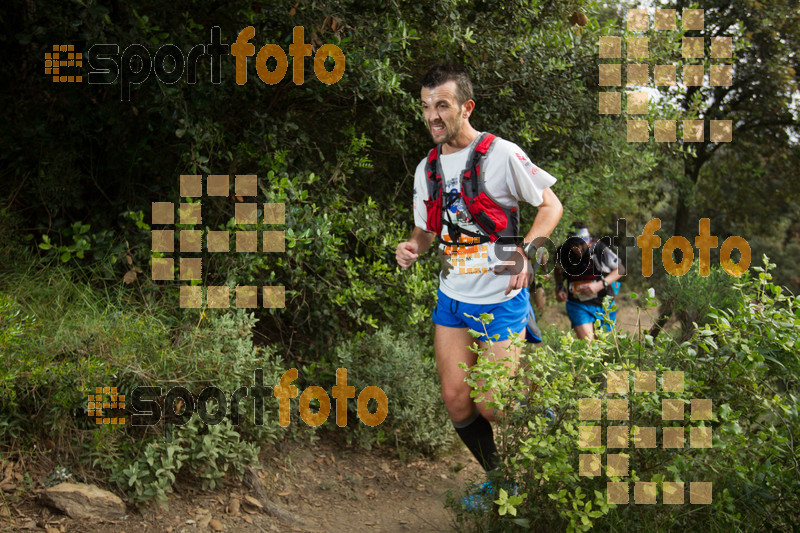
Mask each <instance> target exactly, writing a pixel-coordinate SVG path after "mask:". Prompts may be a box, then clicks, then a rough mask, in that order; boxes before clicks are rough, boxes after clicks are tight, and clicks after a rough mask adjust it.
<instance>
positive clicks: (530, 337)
mask: <svg viewBox="0 0 800 533" xmlns="http://www.w3.org/2000/svg"><path fill="white" fill-rule="evenodd" d="M437 296H438V298H439V300H438V302H437V303H436V308H435V309H434V310H433V315H432V318H433V323H434V324H438V325H440V326H446V327H448V328H470V329H473V330H475V331H478V332H480V333H481V336H480V337H479V338H480V340H482V341H483V342H486V341H487V340H488V338H489V337H493V336H494V335H499V337H498V338H497V340H501V341H504V340H507V339H508V337H509V336H510V335H511V333H521V332H522V329H523V328H525V329H526V333H525V340H527V341H528V342H542V336H541V332H540V331H539V328H538V326H537V325H536V315H534V314H533V307H531V300H530V293H529V291H528V289H527V288H524V289H522V290H520V291H519V293H518V294H517V295H516V296H515V297H513V298H512V299H510V300H508V301H505V302H501V303H497V304H468V303H465V302H461V301H459V300H454V299H452V298H450V297H449V296H447V295H446V294H445V293H443V292H442V291H441V289H440V290H439V291H438V293H437ZM465 313H466V314H467V315H472V316H474V317H476V318H478V317H480V316H481V315H482V314H483V313H491V314H492V315H493V316H494V320H492V321H491V322H489V323H488V324H486V332H488V334H489V335H488V337H487V335H486V333H485V332H484V329H483V324H482V323H481V321H480V320H475V319H473V318H470V317H468V316H466V315H465ZM492 340H494V339H492Z"/></svg>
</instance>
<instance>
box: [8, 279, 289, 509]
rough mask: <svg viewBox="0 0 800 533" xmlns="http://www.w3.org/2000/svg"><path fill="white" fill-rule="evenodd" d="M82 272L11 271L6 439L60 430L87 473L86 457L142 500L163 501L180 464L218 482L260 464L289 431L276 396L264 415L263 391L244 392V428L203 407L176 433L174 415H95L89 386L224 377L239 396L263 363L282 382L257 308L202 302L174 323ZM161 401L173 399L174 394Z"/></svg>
mask: <svg viewBox="0 0 800 533" xmlns="http://www.w3.org/2000/svg"><path fill="white" fill-rule="evenodd" d="M74 274H75V271H74V270H71V269H67V268H65V267H58V268H52V269H49V270H47V271H39V272H32V271H28V272H24V273H22V274H21V275H18V274H13V275H9V276H7V277H5V278H3V282H4V283H3V285H2V286H0V291H5V292H0V349H2V351H3V357H2V358H0V443H2V444H3V445H4V446H11V445H14V446H19V447H21V448H23V449H24V448H26V447H30V446H33V445H34V444H36V443H38V442H39V441H41V439H44V438H47V439H52V440H53V441H54V442H55V444H56V450H57V452H56V453H57V454H58V455H63V459H62V462H67V461H68V462H69V463H70V464H71V466H73V467H75V469H76V473H78V476H77V477H79V478H80V477H82V476H81V474H80V472H79V471H78V470H77V468H78V466H79V465H80V464H83V465H87V466H90V467H91V468H93V469H94V474H93V475H97V472H102V473H105V474H106V475H109V476H110V477H111V479H112V481H114V482H115V483H116V484H117V485H118V486H119V487H120V488H123V489H124V490H126V491H127V493H128V496H129V498H130V499H131V500H132V501H135V502H137V503H143V502H145V501H147V500H150V499H156V500H163V499H164V498H165V497H166V494H167V493H168V492H169V491H170V490H171V487H172V485H173V484H174V482H175V479H176V477H175V476H176V475H177V474H178V473H179V472H180V473H183V474H185V475H186V476H189V477H191V476H194V477H196V478H198V479H200V480H201V481H202V484H203V487H204V488H213V487H215V486H216V485H217V484H218V483H219V481H220V479H222V477H223V476H224V475H225V474H226V473H232V472H240V471H241V468H242V466H243V465H246V464H251V463H252V462H253V461H254V460H255V457H256V452H257V450H258V447H259V446H260V445H262V444H265V443H270V442H274V441H276V440H277V439H278V438H281V437H282V436H283V435H284V434H285V430H284V428H281V427H280V426H279V425H278V421H277V402H276V400H275V399H274V398H272V397H271V396H269V395H267V396H266V397H265V398H264V404H265V405H264V411H263V415H264V417H263V424H261V425H257V424H256V423H255V417H254V402H253V401H252V400H251V401H247V400H245V401H241V402H240V403H239V416H240V425H239V426H238V427H236V428H234V427H233V426H232V425H231V423H230V422H229V421H228V420H224V421H223V422H222V423H220V424H218V425H216V426H207V427H206V426H203V425H202V424H201V421H200V419H199V417H198V416H197V415H195V416H194V417H193V418H192V420H191V421H189V423H188V424H186V425H184V426H181V427H180V428H179V429H178V430H177V431H174V434H175V435H176V438H175V440H173V441H172V442H159V439H162V440H163V434H164V432H165V431H169V430H170V427H164V425H165V424H166V422H165V421H164V420H162V421H160V422H159V423H158V425H155V426H149V427H145V428H142V427H133V426H128V427H124V426H122V427H121V426H111V425H97V424H95V422H94V420H92V419H89V418H87V416H86V411H87V407H88V406H87V402H88V400H87V395H88V394H89V393H92V392H94V388H95V387H96V386H115V387H117V388H118V390H119V391H120V392H121V393H124V394H130V392H131V391H132V390H133V389H134V388H136V387H137V386H157V387H158V386H160V387H162V391H163V393H164V394H166V392H167V391H168V390H169V388H171V387H172V386H176V385H182V386H185V387H187V388H188V389H189V390H190V391H191V392H192V393H193V394H194V395H195V397H197V396H198V395H199V393H200V391H201V390H202V389H203V388H205V387H207V386H212V385H213V386H216V387H218V388H219V389H220V390H222V391H223V392H224V393H226V394H227V396H228V398H230V394H232V393H233V392H234V391H235V390H236V389H238V388H239V387H242V386H249V385H251V384H252V383H253V379H254V370H255V369H257V368H258V369H261V370H262V371H263V384H264V386H273V385H274V384H276V383H277V382H278V380H279V378H280V376H281V375H282V373H283V369H282V368H281V367H282V361H281V359H280V357H278V356H277V355H276V353H275V350H274V349H273V348H271V347H269V346H267V347H256V346H255V345H254V344H253V339H252V335H253V328H254V326H255V323H256V319H255V318H254V316H253V314H252V313H246V312H245V311H244V310H237V311H228V312H222V311H218V310H209V311H208V314H207V315H206V314H205V313H203V312H200V311H198V312H196V315H197V316H195V315H194V314H191V313H186V315H185V316H184V317H183V321H181V322H177V323H175V322H176V321H175V320H174V319H173V318H170V317H169V316H168V314H167V313H164V312H162V314H160V315H159V314H155V313H152V312H151V310H150V309H148V308H147V307H141V306H137V305H132V304H131V303H130V302H128V301H127V298H126V296H127V295H126V290H125V289H124V288H122V289H119V290H111V289H109V290H106V291H100V290H98V289H97V288H94V287H91V286H89V285H88V284H86V283H84V282H80V281H76V280H75V279H74V278H73V275H74ZM195 319H196V320H195ZM171 323H175V325H170V324H171ZM45 326H46V330H47V333H46V334H45V332H44V330H45ZM248 399H249V398H248ZM156 400H157V401H159V402H161V403H162V406H163V400H164V396H163V395H162V396H161V397H160V398H157V399H156ZM130 412H131V411H130V406H129V408H128V414H130ZM119 414H120V415H122V414H124V413H119ZM110 416H116V414H111V415H110Z"/></svg>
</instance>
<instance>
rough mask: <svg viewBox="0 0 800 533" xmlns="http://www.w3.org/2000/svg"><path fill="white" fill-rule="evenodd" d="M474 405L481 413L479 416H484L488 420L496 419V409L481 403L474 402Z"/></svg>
mask: <svg viewBox="0 0 800 533" xmlns="http://www.w3.org/2000/svg"><path fill="white" fill-rule="evenodd" d="M475 406H476V407H477V408H478V411H479V412H480V413H481V416H483V418H485V419H486V420H488V421H489V422H494V421H495V420H497V411H496V410H495V409H491V408H489V407H487V406H486V405H485V404H483V403H476V404H475Z"/></svg>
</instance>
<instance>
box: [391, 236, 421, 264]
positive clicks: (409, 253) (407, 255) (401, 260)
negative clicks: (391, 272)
mask: <svg viewBox="0 0 800 533" xmlns="http://www.w3.org/2000/svg"><path fill="white" fill-rule="evenodd" d="M418 251H419V245H418V244H417V243H416V242H414V241H406V242H401V243H400V244H398V245H397V252H395V257H396V258H397V264H398V265H400V266H401V267H403V268H408V267H410V266H411V264H412V263H413V262H414V261H416V260H417V257H419V253H418Z"/></svg>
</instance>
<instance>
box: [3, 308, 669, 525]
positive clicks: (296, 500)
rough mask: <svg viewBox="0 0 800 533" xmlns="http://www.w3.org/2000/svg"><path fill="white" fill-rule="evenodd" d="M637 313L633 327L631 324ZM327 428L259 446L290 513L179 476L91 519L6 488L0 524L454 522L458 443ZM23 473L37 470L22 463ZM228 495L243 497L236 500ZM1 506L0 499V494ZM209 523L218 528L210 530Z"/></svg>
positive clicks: (551, 314)
mask: <svg viewBox="0 0 800 533" xmlns="http://www.w3.org/2000/svg"><path fill="white" fill-rule="evenodd" d="M548 303H549V304H550V305H549V306H548V307H547V308H546V309H545V310H544V312H541V313H537V315H538V316H539V321H540V322H541V323H542V324H544V323H553V324H556V325H557V326H558V327H559V328H560V329H562V330H567V329H568V328H569V320H568V318H567V316H566V311H565V310H564V306H563V304H556V303H555V301H554V300H552V299H551V300H549V301H548ZM618 304H619V310H618V317H617V324H618V327H620V328H622V329H624V330H626V331H630V332H636V331H637V330H638V328H639V327H641V329H642V330H645V329H647V328H649V327H650V324H651V323H652V318H651V317H655V316H656V312H655V311H654V310H653V311H650V313H649V316H648V314H647V313H645V312H644V311H641V312H640V311H639V309H638V308H637V307H636V306H635V303H634V302H631V301H629V300H627V299H626V298H625V297H619V298H618ZM637 321H638V323H640V326H637ZM339 437H340V436H338V435H336V434H322V435H321V439H320V440H319V441H318V442H317V443H315V444H297V443H281V444H280V446H278V447H275V448H267V449H266V450H265V451H264V452H263V453H262V455H261V464H262V468H261V469H260V470H259V476H260V477H261V480H262V482H263V483H264V485H265V487H266V491H267V494H268V496H269V498H271V499H272V501H274V502H275V503H277V504H279V505H281V506H282V507H283V508H284V509H285V510H286V511H288V512H289V513H291V514H292V515H293V516H294V517H295V518H296V519H297V521H292V520H279V519H277V518H275V517H273V516H270V515H268V514H265V513H263V512H259V511H258V510H257V509H255V508H254V507H252V506H248V505H246V504H245V503H244V499H245V496H247V495H252V492H251V491H250V490H249V489H248V488H246V487H245V486H244V485H242V484H241V483H237V482H235V481H230V482H228V483H227V484H226V485H225V486H224V487H222V488H221V489H219V490H216V491H214V492H203V491H201V490H199V487H195V486H191V485H187V484H186V483H179V484H178V485H177V488H176V491H175V493H174V494H172V495H170V498H169V507H168V508H167V509H158V508H155V507H154V508H151V509H147V510H144V511H138V510H133V509H131V510H130V513H129V514H128V515H127V517H126V518H125V519H124V520H120V521H118V522H115V523H104V524H97V523H91V522H87V521H84V520H73V519H71V518H69V517H66V516H64V515H61V514H58V513H57V512H55V511H52V510H50V509H49V508H47V507H45V506H42V505H40V504H39V502H38V500H37V499H36V497H35V494H33V492H30V493H28V495H27V497H25V498H22V499H15V498H13V497H9V496H8V495H7V496H6V499H7V501H8V502H9V506H8V508H7V509H8V510H9V511H10V512H11V517H10V518H11V519H10V520H9V517H8V516H7V515H6V514H5V512H6V509H0V530H2V531H8V530H10V531H46V532H47V533H55V532H61V533H67V532H79V531H114V533H151V532H152V533H156V532H158V533H163V532H166V533H179V532H196V531H236V532H243V533H250V532H263V531H280V532H282V531H302V532H318V531H319V532H329V531H330V532H333V531H347V532H348V533H361V532H370V533H372V532H379V531H387V532H393V531H399V532H403V531H426V532H427V531H447V532H450V531H456V530H457V528H456V525H455V521H454V515H453V513H452V512H451V511H450V510H448V509H446V508H445V502H446V499H447V496H448V491H452V493H453V494H458V493H459V492H460V491H462V490H463V488H464V487H465V486H467V485H468V484H470V483H474V482H476V481H481V480H482V477H483V473H482V470H481V468H480V467H479V466H478V464H477V463H476V461H474V460H473V459H472V457H471V456H470V454H469V452H468V451H467V450H466V449H465V448H464V447H463V446H462V445H460V444H458V445H457V447H456V448H455V451H454V452H453V453H452V454H450V455H448V456H445V457H442V458H440V459H437V460H417V461H412V462H410V463H404V462H402V461H400V460H399V459H397V458H396V457H393V456H392V454H390V453H389V452H386V451H379V450H377V451H376V450H372V451H365V450H361V449H357V448H347V447H343V446H341V445H340V443H339V442H338V441H339V440H340V439H339ZM29 475H30V476H31V478H32V479H41V478H42V477H43V475H46V473H43V472H33V471H31V472H29ZM233 500H240V501H241V502H243V503H242V504H241V505H240V507H239V509H238V510H236V509H235V508H234V507H235V505H234V506H232V505H231V504H232V501H233ZM0 506H2V502H1V501H0ZM213 526H217V527H218V528H219V529H214V528H213Z"/></svg>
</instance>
